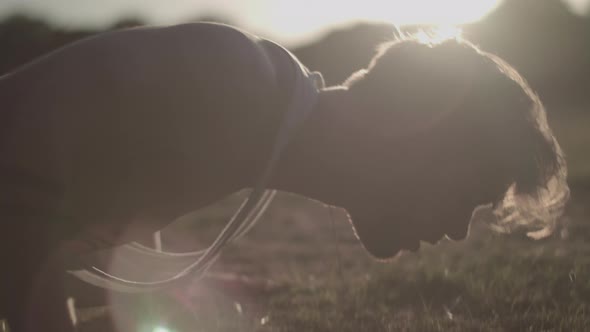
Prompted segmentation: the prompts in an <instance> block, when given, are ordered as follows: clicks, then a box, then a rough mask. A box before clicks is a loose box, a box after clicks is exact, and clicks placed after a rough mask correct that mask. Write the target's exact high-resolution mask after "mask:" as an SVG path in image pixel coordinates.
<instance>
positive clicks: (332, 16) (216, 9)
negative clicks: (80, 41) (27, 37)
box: [0, 0, 590, 45]
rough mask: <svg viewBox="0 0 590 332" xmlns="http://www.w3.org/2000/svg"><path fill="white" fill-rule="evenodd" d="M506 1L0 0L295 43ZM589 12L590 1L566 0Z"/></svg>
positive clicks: (59, 18) (56, 19)
mask: <svg viewBox="0 0 590 332" xmlns="http://www.w3.org/2000/svg"><path fill="white" fill-rule="evenodd" d="M500 1H502V0H363V1H352V0H351V1H345V0H298V1H293V0H0V18H2V17H6V16H9V15H11V14H14V13H27V14H31V15H33V16H35V17H42V18H45V19H47V20H49V21H50V22H52V23H54V24H57V25H60V26H65V27H101V26H105V25H109V24H112V23H114V22H116V21H118V20H120V19H122V18H129V17H136V18H140V19H143V20H145V21H147V22H149V23H150V24H155V25H167V24H173V23H177V22H183V21H184V22H186V21H190V20H195V19H196V18H199V17H203V16H207V17H211V16H215V17H222V18H225V19H226V20H227V21H229V22H232V23H233V24H236V25H238V26H240V27H243V28H245V29H247V30H249V31H251V32H253V33H256V34H259V35H261V36H263V37H267V38H271V39H274V40H277V41H280V42H282V43H285V44H290V45H295V44H300V43H304V42H306V41H308V40H311V39H313V38H316V37H317V36H319V35H321V34H322V33H324V32H325V31H326V30H327V29H329V28H330V27H333V26H337V25H343V24H346V23H349V22H351V21H358V20H377V21H385V22H392V23H396V24H399V25H403V24H414V23H429V24H444V25H452V24H461V23H467V22H473V21H476V20H478V19H480V18H481V17H483V16H485V15H486V14H487V13H489V12H490V11H492V10H493V9H494V8H495V7H496V6H497V5H498V4H499V2H500ZM564 1H566V2H567V3H568V4H569V5H570V7H571V8H572V9H573V10H574V11H577V12H587V11H588V9H589V8H590V0H564Z"/></svg>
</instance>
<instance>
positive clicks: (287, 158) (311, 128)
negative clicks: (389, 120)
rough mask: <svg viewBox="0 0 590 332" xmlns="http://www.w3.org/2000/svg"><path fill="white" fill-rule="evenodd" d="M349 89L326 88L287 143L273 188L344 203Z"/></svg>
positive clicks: (331, 202) (334, 202)
mask: <svg viewBox="0 0 590 332" xmlns="http://www.w3.org/2000/svg"><path fill="white" fill-rule="evenodd" d="M347 98H348V94H347V90H346V88H342V87H332V88H328V89H325V90H322V91H321V92H320V95H319V100H318V104H317V105H316V108H315V110H314V111H313V112H312V113H311V114H310V115H309V117H308V118H307V120H306V121H305V122H304V123H303V125H302V126H301V127H300V128H299V129H298V130H297V133H296V134H295V135H294V136H293V138H292V140H291V143H290V144H289V145H288V146H287V148H286V149H285V151H284V152H283V155H282V157H281V160H280V162H279V165H278V167H277V169H276V170H275V174H274V176H273V179H272V180H271V183H270V187H272V188H274V189H279V190H283V191H288V192H293V193H296V194H300V195H304V196H307V197H309V198H313V199H317V200H319V201H322V202H324V203H326V204H331V205H337V206H342V205H343V204H344V197H343V194H345V192H344V190H343V189H344V188H345V187H346V174H347V172H346V166H347V163H346V161H345V160H344V158H343V157H344V154H343V153H342V152H343V148H344V147H343V146H342V143H343V141H342V135H344V133H343V132H342V131H341V130H339V129H340V128H341V123H342V120H343V119H344V118H343V117H345V116H346V114H347V112H346V110H347V107H349V105H347Z"/></svg>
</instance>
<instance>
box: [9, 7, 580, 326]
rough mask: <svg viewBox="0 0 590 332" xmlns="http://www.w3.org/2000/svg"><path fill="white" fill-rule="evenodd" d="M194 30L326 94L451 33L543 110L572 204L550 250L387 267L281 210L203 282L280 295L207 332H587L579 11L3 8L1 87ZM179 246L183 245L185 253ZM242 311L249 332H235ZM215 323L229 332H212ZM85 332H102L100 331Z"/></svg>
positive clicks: (212, 217) (306, 208)
mask: <svg viewBox="0 0 590 332" xmlns="http://www.w3.org/2000/svg"><path fill="white" fill-rule="evenodd" d="M195 21H215V22H222V23H228V24H232V25H235V26H238V27H241V28H243V29H245V30H248V31H250V32H252V33H255V34H258V35H260V36H263V37H266V38H269V39H272V40H274V41H277V42H279V43H281V44H283V45H285V46H286V47H287V48H289V49H290V50H291V51H293V52H294V53H295V54H296V55H297V56H298V57H299V58H300V60H301V61H302V62H303V63H304V64H305V65H307V66H308V67H309V68H310V69H312V70H318V71H321V72H322V73H323V74H324V77H325V79H326V81H327V83H328V84H337V83H340V82H342V81H343V80H344V79H345V78H347V77H348V75H350V74H351V73H352V72H353V71H355V70H358V69H360V68H363V67H365V66H366V65H367V64H368V62H369V59H370V58H371V57H372V56H373V54H374V50H375V48H376V46H378V45H379V44H381V43H382V42H385V41H388V40H391V39H392V38H393V36H394V32H395V31H396V28H397V27H399V28H400V29H401V30H406V31H416V29H419V28H430V27H432V26H433V25H444V26H449V25H453V26H459V27H460V28H461V29H462V30H463V36H464V37H465V38H467V39H468V40H471V41H472V42H474V43H475V44H477V45H479V46H480V47H481V48H482V49H484V50H486V51H488V52H492V53H495V54H497V55H499V56H500V57H502V58H504V59H505V60H507V61H508V62H509V63H510V64H512V65H513V66H514V67H515V68H516V69H517V70H518V71H519V72H520V73H521V74H522V75H523V76H524V77H525V78H526V79H527V80H528V81H529V83H530V84H531V86H532V87H533V88H534V90H535V91H536V92H537V93H538V94H539V95H540V97H541V100H542V101H543V102H544V103H545V105H546V107H547V112H548V117H549V122H550V125H551V127H552V128H553V129H554V131H555V133H556V136H557V138H558V140H559V142H560V143H561V145H562V147H563V148H564V150H565V152H566V154H567V160H568V164H569V183H570V186H571V188H572V201H571V203H570V204H569V206H568V208H567V213H566V216H565V217H564V221H563V223H562V225H564V228H562V229H559V230H558V231H557V232H556V233H555V234H554V236H552V237H551V238H550V239H547V240H543V241H537V242H533V241H528V240H524V239H523V238H522V237H517V238H511V237H502V238H501V239H498V238H496V237H495V235H490V234H489V233H486V232H484V231H482V232H478V226H477V225H474V226H473V229H472V236H471V237H470V239H469V240H468V241H464V242H462V243H459V244H453V243H450V242H448V243H443V244H442V245H439V246H438V247H436V248H438V249H431V248H430V246H427V245H424V246H423V247H425V249H423V250H421V251H420V253H418V254H412V255H406V256H404V257H403V258H402V259H400V260H398V261H396V262H395V263H394V264H391V265H386V266H382V265H375V264H374V263H373V262H372V261H370V260H368V259H367V257H366V255H365V254H364V252H363V250H362V248H360V246H359V245H358V242H357V241H356V240H355V239H354V235H353V234H352V232H351V230H350V227H349V226H348V224H347V223H346V222H341V221H343V220H344V221H345V216H344V215H343V213H342V211H336V212H335V214H334V215H332V214H330V213H328V212H327V210H326V209H325V207H322V206H318V205H313V204H311V203H310V202H307V201H303V200H301V199H300V198H297V197H292V196H288V195H283V196H282V197H279V199H280V200H281V201H282V205H279V206H273V207H272V208H271V209H270V211H269V212H268V213H267V216H266V218H265V220H263V221H262V223H263V224H264V225H265V226H261V227H257V228H256V229H255V230H254V231H253V234H251V236H249V237H248V238H247V239H245V240H244V241H242V242H241V243H240V246H239V247H237V248H230V250H229V251H228V252H227V253H226V254H224V256H223V259H222V261H221V262H220V264H219V265H217V266H216V268H215V269H216V271H224V270H226V271H234V272H240V273H243V274H245V275H249V276H262V277H265V278H271V279H273V280H275V281H283V282H284V284H285V285H286V287H287V288H286V290H285V288H283V289H282V290H281V291H278V293H273V294H272V295H269V296H268V297H266V298H265V300H264V301H263V302H264V303H265V304H264V305H263V306H261V305H259V304H260V303H252V302H247V300H236V297H235V296H233V295H232V296H231V297H230V300H229V301H226V305H225V307H224V306H223V305H221V307H223V308H225V309H224V310H225V311H224V310H219V308H220V305H217V304H216V305H217V306H216V307H215V308H214V309H210V310H209V311H207V312H208V313H209V314H211V313H213V316H212V317H214V318H212V319H210V320H211V324H212V325H211V326H216V328H211V329H207V330H208V331H211V330H215V331H216V330H224V331H225V330H235V329H238V330H246V331H249V330H258V329H263V330H264V329H265V327H267V326H271V327H270V328H269V329H270V330H281V331H291V330H292V331H299V330H307V331H315V330H317V331H331V330H338V331H359V330H371V331H373V330H374V331H381V330H388V331H389V330H399V329H409V330H422V331H430V330H441V331H442V330H445V331H448V330H470V329H471V330H497V331H502V330H506V331H516V330H531V331H537V330H555V331H557V330H565V331H567V330H572V331H573V330H578V331H581V330H585V328H587V327H588V326H590V318H589V317H590V246H588V243H589V240H590V227H588V216H590V208H589V206H590V0H479V1H478V0H470V1H460V0H448V1H443V0H413V1H411V0H387V1H379V0H364V1H320V0H299V1H289V0H281V1H279V0H235V1H231V0H167V1H161V0H101V1H89V0H85V1H83V0H0V75H2V74H4V73H7V72H9V71H11V70H13V69H15V68H17V67H19V66H21V65H23V64H26V63H27V62H29V61H31V60H33V59H35V58H36V57H38V56H41V55H43V54H45V53H47V52H50V51H51V50H53V49H56V48H58V47H60V46H63V45H65V44H67V43H70V42H72V41H74V40H77V39H80V38H84V37H86V36H89V35H93V34H96V33H99V32H101V31H106V30H112V29H118V28H124V27H134V26H141V25H168V24H174V23H181V22H195ZM335 59H337V60H335ZM89 65H91V64H89ZM0 107H1V105H0ZM242 194H243V193H242ZM239 197H240V196H239V195H238V196H236V197H233V198H230V199H229V200H228V201H227V202H222V203H220V205H218V206H216V207H215V208H212V209H211V210H210V211H208V212H205V214H204V216H201V218H203V219H206V220H209V221H210V223H201V224H202V225H204V226H213V225H217V226H216V227H221V225H223V223H224V220H226V218H227V214H228V213H227V210H228V207H231V206H235V204H236V202H237V201H236V199H238V198H239ZM312 205H313V206H312ZM334 219H336V220H337V222H336V223H334ZM189 225H191V224H190V223H187V224H186V225H185V226H184V227H189ZM565 226H567V227H565ZM182 228H183V226H182V221H180V224H177V229H176V231H174V230H170V231H169V233H170V234H167V233H166V232H164V233H163V238H162V241H163V245H164V248H168V249H178V250H194V249H195V248H194V242H195V238H194V236H193V234H194V232H187V233H184V232H182V231H180V232H179V231H178V229H180V230H182ZM212 229H213V230H212V231H207V232H204V233H201V234H202V235H203V237H202V238H199V240H202V243H207V241H208V239H209V240H210V239H211V238H212V237H214V235H215V232H216V231H217V229H215V227H212ZM172 233H175V234H172ZM182 234H189V235H185V239H184V240H181V239H182V236H183V235H182ZM482 234H484V235H482ZM207 236H209V238H208V239H207ZM167 239H168V240H167ZM170 239H174V241H172V240H170ZM466 253H470V255H466ZM539 266H542V267H539ZM343 271H344V272H343ZM343 275H345V276H346V277H345V278H344V277H343ZM353 285H354V286H353ZM79 292H80V294H82V293H84V292H87V290H83V291H79ZM234 295H235V294H234ZM238 298H239V297H238ZM238 301H241V302H238ZM125 303H127V302H125ZM150 303H151V302H150ZM227 303H229V304H227ZM236 303H237V304H238V305H239V306H236ZM240 303H241V305H240ZM381 304H385V306H382V305H381ZM132 307H133V308H136V307H138V306H136V305H126V307H125V308H126V309H121V307H119V310H120V311H122V312H124V314H125V315H131V316H133V317H140V316H141V312H140V311H138V310H136V309H129V308H132ZM172 307H174V306H172ZM392 307H393V308H396V310H395V311H389V309H387V308H392ZM248 308H254V309H252V310H253V312H254V314H253V315H254V316H256V319H259V320H256V323H252V322H253V321H251V320H249V321H248V323H244V320H243V317H244V313H243V312H245V311H247V310H248ZM185 309H186V308H185ZM201 309H203V308H201ZM238 309H239V310H238ZM170 310H173V309H170ZM174 310H175V309H174ZM230 312H231V313H233V314H230ZM183 315H184V316H183V317H184V318H182V319H184V320H185V321H186V322H187V323H186V324H187V326H191V327H187V329H186V330H187V331H188V330H191V328H194V324H195V323H194V317H193V316H194V315H192V314H186V313H185V314H183ZM232 315H233V316H232ZM187 317H189V318H187ZM228 317H230V318H228ZM236 317H237V318H236ZM201 318H203V317H201ZM182 319H179V320H182ZM138 320H139V318H138ZM220 320H222V321H224V322H227V323H223V324H228V325H223V324H222V325H221V326H225V327H226V328H227V329H224V328H219V326H220V325H219V324H220V323H219V321H220ZM215 324H217V325H215ZM244 324H246V325H244ZM244 326H246V327H245V328H244ZM96 330H97V331H98V330H101V331H104V329H103V327H101V326H100V325H99V327H96ZM178 330H179V331H185V329H182V328H180V329H178ZM154 331H156V330H154ZM158 331H160V330H158Z"/></svg>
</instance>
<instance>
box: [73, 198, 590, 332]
mask: <svg viewBox="0 0 590 332" xmlns="http://www.w3.org/2000/svg"><path fill="white" fill-rule="evenodd" d="M580 192H581V194H579V195H576V192H574V198H573V200H572V203H571V204H570V206H569V207H568V213H567V216H566V217H565V218H564V220H563V221H562V223H563V227H562V228H561V229H559V230H558V231H556V232H555V234H554V235H553V236H551V237H550V238H547V239H544V240H539V241H534V240H531V239H527V238H526V237H525V236H523V235H518V234H514V235H501V234H496V233H494V232H492V231H490V230H489V229H488V228H487V227H486V226H485V224H483V223H474V224H473V226H472V229H471V234H470V237H469V238H468V240H466V241H461V242H452V241H449V240H443V241H442V242H441V243H440V244H438V245H436V246H432V245H427V244H423V245H422V248H421V249H420V251H419V252H417V253H405V254H403V255H401V256H400V257H398V258H397V259H394V260H392V261H390V262H385V263H383V262H376V261H374V260H372V259H370V258H369V257H368V256H367V254H366V253H365V252H364V250H363V249H362V248H361V247H360V245H359V243H358V241H357V240H356V239H355V238H354V235H353V233H352V231H351V228H350V226H349V224H348V222H347V221H346V220H345V218H344V214H343V212H342V211H341V210H333V212H332V214H330V211H329V209H328V208H326V207H325V206H322V205H319V204H314V203H310V202H307V201H305V200H303V199H300V198H297V197H293V196H288V195H283V196H282V197H279V203H280V204H276V205H275V206H274V207H273V208H272V209H271V210H270V211H269V212H268V214H267V215H266V218H264V220H263V221H262V222H261V224H259V225H258V226H257V227H256V228H255V229H254V230H253V231H252V232H251V233H250V234H249V235H248V236H247V237H246V238H244V239H242V240H240V241H238V242H237V243H235V245H233V246H232V247H230V248H229V249H228V250H227V251H226V252H225V253H224V255H223V257H222V259H221V260H220V261H219V264H217V265H216V266H215V268H214V270H213V271H212V273H214V274H217V275H219V273H222V272H223V273H231V274H235V275H240V276H243V277H245V278H253V279H254V280H258V281H260V280H272V284H264V285H266V287H262V286H260V285H259V284H255V286H254V287H251V288H250V289H249V291H244V289H243V288H235V287H233V288H232V285H234V284H233V283H231V282H229V283H227V284H223V283H221V284H220V283H219V282H218V283H217V287H210V286H211V284H212V281H204V282H200V283H198V282H196V283H195V284H194V285H192V286H191V287H188V288H187V289H185V290H182V291H177V292H173V293H167V294H158V295H149V296H144V297H142V298H134V299H132V300H129V299H128V298H125V300H120V299H119V300H117V298H116V297H114V298H113V302H117V303H115V304H113V307H116V308H117V309H116V316H117V318H116V319H115V320H114V321H116V322H117V323H116V325H117V326H118V327H117V328H112V327H111V328H112V329H115V330H119V331H128V330H139V331H141V332H144V331H145V332H166V331H178V332H180V331H482V330H483V331H585V330H587V329H588V328H589V327H590V241H589V240H590V224H588V220H587V216H588V215H590V214H589V213H590V211H588V209H589V208H590V204H587V203H588V202H589V201H590V195H587V194H584V192H583V191H580ZM222 211H223V209H219V208H218V209H216V210H213V212H212V213H211V214H210V215H208V217H209V219H210V220H211V221H212V223H215V222H214V221H216V220H218V219H220V218H222V216H223V213H222ZM186 227H189V226H188V225H182V224H181V225H178V226H177V231H178V230H179V229H180V230H181V232H180V233H181V234H185V235H187V234H188V230H187V228H186ZM200 234H201V236H202V237H203V238H202V240H204V238H206V236H205V235H203V234H204V233H200ZM165 236H166V234H165ZM171 236H172V234H168V238H169V239H170V238H171ZM175 238H177V237H176V236H175ZM181 242H182V241H181ZM164 243H165V244H166V237H165V238H164ZM254 282H255V281H254ZM245 283H246V284H247V283H248V280H247V281H246V282H245ZM220 285H221V286H220ZM86 314H88V311H86ZM130 322H132V323H130ZM138 322H139V325H140V327H137V326H135V325H133V327H132V328H130V327H129V326H128V325H125V324H137V323H138ZM80 326H81V328H82V329H81V331H105V325H104V316H103V317H102V318H99V319H94V320H90V321H88V322H86V323H82V324H81V325H80Z"/></svg>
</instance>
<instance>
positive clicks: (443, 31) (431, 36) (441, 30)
mask: <svg viewBox="0 0 590 332" xmlns="http://www.w3.org/2000/svg"><path fill="white" fill-rule="evenodd" d="M462 33H463V31H462V30H461V29H460V28H459V27H456V26H452V25H441V26H437V27H435V28H433V29H428V30H427V31H424V30H420V31H418V32H417V33H415V34H413V35H412V36H413V37H414V38H416V39H417V40H418V41H419V42H421V43H423V44H439V43H442V42H443V41H445V40H448V39H459V38H461V34H462Z"/></svg>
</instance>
